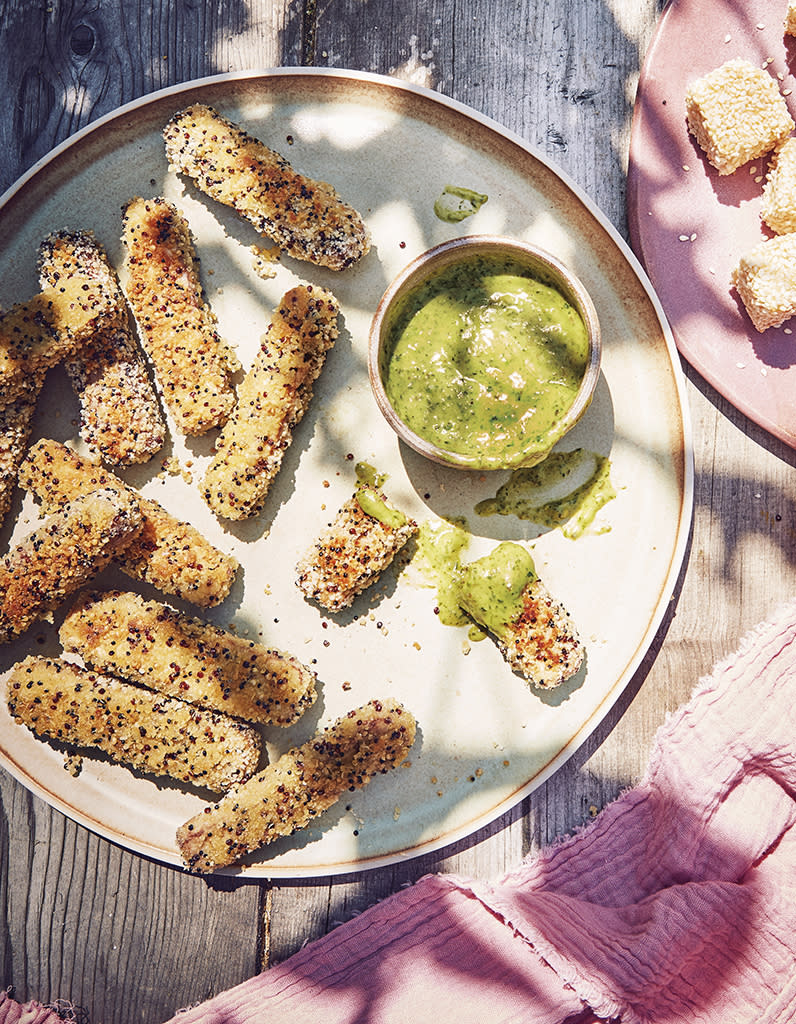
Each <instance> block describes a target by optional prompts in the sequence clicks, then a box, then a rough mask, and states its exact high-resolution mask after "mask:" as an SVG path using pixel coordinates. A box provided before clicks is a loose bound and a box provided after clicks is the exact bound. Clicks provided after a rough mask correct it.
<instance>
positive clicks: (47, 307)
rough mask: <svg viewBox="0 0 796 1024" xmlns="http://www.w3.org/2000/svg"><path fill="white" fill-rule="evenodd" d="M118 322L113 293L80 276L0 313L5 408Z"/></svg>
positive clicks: (0, 394) (0, 387) (0, 398)
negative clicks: (99, 331) (33, 381)
mask: <svg viewBox="0 0 796 1024" xmlns="http://www.w3.org/2000/svg"><path fill="white" fill-rule="evenodd" d="M118 319H119V310H118V306H117V304H116V302H115V301H114V297H113V295H111V294H110V293H109V292H108V291H107V289H106V288H104V287H102V286H101V285H98V284H97V282H96V281H94V280H92V279H91V278H87V277H77V276H75V277H72V278H70V279H69V280H67V281H62V282H60V283H59V284H58V285H57V286H55V287H47V288H43V289H42V291H41V292H40V293H39V294H38V295H34V296H33V298H31V299H28V301H27V302H19V303H17V304H16V305H14V306H11V307H10V309H7V310H4V311H2V312H0V404H2V405H5V404H6V403H8V402H10V401H12V400H13V399H14V398H18V397H19V396H20V394H22V392H23V391H25V389H26V387H27V385H28V383H29V382H30V380H31V379H32V378H33V377H39V376H42V375H43V374H44V373H45V372H46V371H47V370H49V369H50V367H52V366H55V365H56V363H59V362H61V360H62V359H64V358H65V357H66V356H68V355H70V354H71V353H73V352H75V351H76V350H77V349H78V348H79V347H80V346H81V345H83V344H84V343H85V342H86V341H88V339H89V338H91V337H92V335H93V334H94V333H95V332H96V331H98V330H102V329H103V328H105V327H109V326H111V325H113V324H116V323H118Z"/></svg>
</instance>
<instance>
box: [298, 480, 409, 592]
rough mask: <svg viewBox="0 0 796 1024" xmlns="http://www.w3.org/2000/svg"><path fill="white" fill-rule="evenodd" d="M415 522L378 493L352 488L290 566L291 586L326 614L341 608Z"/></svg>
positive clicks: (394, 550)
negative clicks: (293, 576) (293, 577)
mask: <svg viewBox="0 0 796 1024" xmlns="http://www.w3.org/2000/svg"><path fill="white" fill-rule="evenodd" d="M416 532H417V523H416V522H414V520H412V519H408V518H407V517H406V516H405V515H404V514H403V513H402V512H400V511H398V510H397V509H394V508H392V507H391V506H390V505H388V504H387V499H386V497H385V495H384V494H382V493H381V491H379V490H378V489H376V488H374V487H368V486H360V487H357V489H356V491H355V492H354V494H353V495H352V497H350V498H349V499H348V501H346V502H345V504H344V505H343V506H342V508H341V509H340V510H339V512H338V513H337V515H336V516H335V517H334V519H333V521H332V522H331V523H330V524H329V526H328V527H327V528H326V529H325V530H324V531H322V533H321V534H320V536H319V537H318V538H317V540H316V541H315V542H314V544H313V545H312V546H311V547H310V548H309V550H308V551H307V552H306V553H305V554H304V555H303V556H302V558H301V559H300V560H299V562H298V564H297V566H296V573H297V577H296V585H297V586H298V588H299V590H301V591H302V593H303V594H304V595H305V596H306V597H308V598H310V599H311V600H314V601H317V602H318V604H319V605H321V606H322V607H323V608H326V609H327V610H328V611H331V612H337V611H340V610H341V609H342V608H347V607H348V606H349V605H351V604H352V603H353V601H354V598H356V597H357V595H358V594H361V593H362V591H363V590H365V589H366V588H367V587H369V586H370V585H371V584H372V583H375V582H376V580H377V579H378V578H379V576H380V575H381V574H382V573H383V572H384V570H385V569H386V568H387V566H388V565H389V564H390V563H391V562H392V560H393V559H394V558H395V556H396V555H397V554H398V552H399V551H400V550H401V548H402V547H403V546H404V545H405V544H406V542H407V541H408V540H409V538H410V537H412V536H413V535H414V534H415V533H416Z"/></svg>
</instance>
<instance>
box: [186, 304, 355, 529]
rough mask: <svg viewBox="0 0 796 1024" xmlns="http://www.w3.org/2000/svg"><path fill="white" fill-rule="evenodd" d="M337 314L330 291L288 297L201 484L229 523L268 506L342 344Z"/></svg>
mask: <svg viewBox="0 0 796 1024" xmlns="http://www.w3.org/2000/svg"><path fill="white" fill-rule="evenodd" d="M338 310H339V307H338V304H337V300H336V299H335V298H334V296H333V295H332V294H331V293H330V292H328V291H326V290H324V289H322V288H317V287H313V286H312V285H298V286H297V287H296V288H292V289H291V290H290V291H288V292H287V293H286V294H285V295H284V296H283V297H282V301H281V302H280V304H279V306H278V308H277V310H276V312H275V313H274V316H273V320H272V321H271V323H270V324H269V326H268V330H267V331H266V333H265V335H264V337H263V340H262V343H261V345H260V348H259V350H258V352H257V355H256V356H255V357H254V363H253V364H252V367H251V369H250V370H249V372H248V373H247V374H246V376H245V378H244V379H243V381H242V382H241V384H240V386H239V388H238V404H237V406H236V407H235V409H234V411H233V413H232V415H231V416H230V418H229V420H228V421H227V423H226V424H225V425H224V427H223V428H222V430H221V433H220V435H219V437H218V440H217V441H216V451H215V455H214V457H213V460H212V462H211V463H210V465H209V467H208V469H207V472H206V474H205V478H204V482H203V485H202V493H203V494H204V498H205V500H206V501H207V503H208V505H209V506H210V507H211V508H212V509H213V511H214V512H215V513H216V514H217V515H219V516H222V517H223V518H224V519H246V518H248V517H249V516H253V515H256V514H257V513H258V512H259V511H260V510H261V509H262V507H263V505H264V504H265V499H266V496H267V494H268V489H269V487H270V486H271V482H272V481H273V479H274V477H275V476H276V474H277V472H278V471H279V467H280V466H281V464H282V458H283V456H284V454H285V451H286V450H287V449H288V447H289V446H290V443H291V441H292V440H293V428H294V427H295V426H296V424H297V423H298V422H299V420H300V419H301V418H302V417H303V415H304V413H305V412H306V411H307V407H308V405H309V403H310V400H311V398H312V393H313V384H314V383H315V380H316V379H317V377H318V375H319V374H320V372H321V369H322V368H323V364H324V360H325V359H326V353H327V352H328V351H329V349H330V348H331V347H332V345H333V344H334V342H335V339H336V338H337V314H338Z"/></svg>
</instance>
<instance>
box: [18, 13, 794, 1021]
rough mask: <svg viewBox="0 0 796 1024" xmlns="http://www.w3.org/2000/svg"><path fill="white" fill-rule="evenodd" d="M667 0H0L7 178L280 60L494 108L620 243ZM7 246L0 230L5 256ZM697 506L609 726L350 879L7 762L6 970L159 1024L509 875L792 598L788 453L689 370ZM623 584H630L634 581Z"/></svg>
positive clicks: (97, 1017) (624, 775)
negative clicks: (497, 809)
mask: <svg viewBox="0 0 796 1024" xmlns="http://www.w3.org/2000/svg"><path fill="white" fill-rule="evenodd" d="M662 7H663V3H662V0H641V2H635V0H545V2H539V3H534V2H527V0H525V2H520V0H517V2H513V0H512V2H508V0H492V2H491V3H483V2H480V0H470V2H466V3H465V2H463V0H459V2H457V3H455V4H454V3H445V2H444V0H423V2H415V3H405V2H401V0H368V2H362V0H305V2H300V0H249V2H247V3H243V2H242V0H222V2H220V3H217V4H215V3H214V4H206V3H203V2H201V0H181V2H176V0H175V2H167V0H163V2H156V3H141V2H137V3H127V2H125V3H123V2H122V0H103V2H102V3H82V2H78V3H68V2H62V0H51V2H49V3H47V4H42V3H33V2H31V0H8V2H6V3H3V4H1V5H0V54H2V58H0V93H1V94H2V96H3V99H4V102H3V104H2V109H0V190H2V189H4V188H6V187H8V186H9V185H11V183H12V182H13V181H14V180H15V179H16V178H17V176H18V175H20V174H21V173H22V172H24V171H25V170H26V168H28V167H29V166H31V165H32V164H33V163H34V162H35V161H36V160H37V159H38V158H39V157H41V156H42V155H43V154H45V153H46V152H47V151H48V150H49V149H50V148H51V147H52V146H54V145H55V144H56V143H59V142H60V141H62V140H63V139H65V138H67V137H68V136H69V135H70V134H71V133H73V132H74V131H76V130H77V129H79V128H80V127H82V126H83V125H85V124H87V123H88V122H89V121H91V120H92V119H94V118H97V117H98V116H99V115H102V114H104V113H106V112H107V111H110V110H112V109H113V108H114V107H116V106H118V105H119V104H121V103H124V102H126V101H128V100H131V99H133V98H135V97H138V96H141V95H143V94H145V93H148V92H150V91H152V90H155V89H158V88H160V87H162V86H165V85H169V84H173V83H179V82H182V81H185V80H188V79H193V78H197V77H201V76H204V75H209V74H215V73H218V72H226V71H230V70H240V69H249V68H268V67H275V66H279V65H288V66H296V65H317V66H320V67H339V68H351V69H356V70H364V71H375V72H381V73H385V74H389V75H393V76H397V77H398V78H402V79H406V80H410V81H412V82H415V83H418V84H421V85H424V86H428V87H430V88H432V89H436V90H439V91H440V92H441V93H443V94H445V95H447V96H451V97H454V98H456V99H458V100H459V101H462V102H464V103H466V104H468V105H470V106H472V107H474V108H475V109H476V110H478V111H480V112H483V113H484V114H487V115H489V116H491V117H492V118H494V119H495V120H496V121H498V122H501V123H502V124H504V125H505V126H507V127H508V128H509V129H511V130H513V131H514V132H516V133H517V134H519V135H521V136H522V137H524V138H525V139H527V140H528V141H529V142H531V143H533V144H534V145H536V146H538V147H539V148H540V149H541V151H542V152H543V153H545V154H546V155H547V156H548V157H549V158H551V159H553V160H555V161H556V162H557V164H558V165H559V166H560V167H561V168H562V169H563V170H564V171H566V172H567V173H568V174H569V176H570V177H571V178H573V179H574V180H575V181H576V182H577V183H578V184H579V185H580V186H581V187H582V188H583V189H584V190H585V191H586V192H587V193H588V194H589V195H590V196H591V197H592V198H593V199H594V201H595V202H596V203H597V205H598V206H599V207H600V208H601V209H602V210H603V211H604V212H605V214H606V215H607V217H608V218H609V219H610V220H611V221H612V222H613V224H614V225H615V226H616V227H617V229H618V230H619V231H620V232H621V233H623V234H624V235H625V236H627V227H626V220H625V175H626V165H627V156H628V145H629V132H630V124H631V115H632V107H633V99H634V93H635V88H636V83H637V78H638V74H639V69H640V67H641V63H642V61H643V58H644V55H645V52H646V50H647V47H648V44H649V42H650V39H651V37H652V34H653V31H654V29H655V26H656V22H657V19H658V17H659V15H660V13H661V9H662ZM2 258H3V255H2V240H0V259H2ZM686 375H687V377H688V380H687V392H688V400H689V403H690V409H691V415H692V420H693V430H694V445H695V465H696V482H695V513H694V522H693V531H692V538H691V543H690V546H689V550H688V552H687V556H686V562H685V566H684V569H683V571H682V574H681V580H680V586H679V587H678V591H677V593H676V594H675V598H674V600H673V601H672V603H671V610H670V613H669V614H668V615H667V616H666V618H665V621H664V623H663V625H662V627H661V628H660V630H659V633H658V636H657V638H656V640H655V642H654V644H653V646H652V649H651V650H650V651H649V654H648V655H647V657H646V658H645V660H644V662H643V664H642V666H641V667H640V669H639V670H638V672H637V673H636V676H635V678H634V679H633V681H632V683H631V684H630V685H629V686H628V688H627V691H626V693H625V694H624V696H623V697H622V699H621V700H620V701H619V703H618V704H617V705H616V706H615V707H614V709H613V710H612V711H611V713H610V714H609V715H608V717H607V719H606V720H605V721H604V722H603V723H602V725H601V726H600V727H599V728H598V729H597V731H596V732H595V733H594V734H593V735H592V736H591V738H590V739H589V740H588V741H587V742H586V743H585V744H584V745H583V747H582V748H581V749H580V750H579V751H578V752H577V753H576V755H575V756H573V757H572V758H571V760H569V761H568V763H567V764H566V765H565V766H564V767H562V768H561V769H560V770H559V771H558V772H557V773H556V774H555V775H554V776H553V777H552V778H551V779H550V780H549V781H548V782H547V783H546V784H544V785H543V786H541V788H539V789H537V790H536V791H535V792H534V793H533V794H532V795H531V796H530V797H528V798H526V799H525V800H524V801H523V802H522V803H521V804H520V805H519V806H517V807H516V808H515V809H514V810H513V811H511V812H510V813H508V814H506V815H505V816H504V817H502V818H501V819H500V820H498V821H497V822H495V823H494V825H492V826H490V827H488V828H486V829H484V830H483V831H482V832H480V833H478V834H476V835H474V836H472V837H471V838H469V839H467V840H463V841H461V842H458V843H456V844H455V845H454V846H452V847H448V848H445V849H443V850H441V851H440V852H439V853H434V854H429V855H426V856H422V857H419V858H417V859H414V860H409V861H407V862H403V863H400V864H398V865H396V866H393V867H385V868H381V869H377V870H371V871H365V872H361V873H353V874H347V875H344V876H342V877H335V878H312V879H310V880H297V881H291V880H278V881H275V882H268V881H258V882H247V883H238V882H234V881H230V880H225V879H213V880H211V881H209V882H207V881H204V880H202V879H200V878H197V877H192V876H190V875H188V874H185V873H183V872H181V871H180V870H178V869H176V868H172V867H169V866H164V865H161V864H159V863H156V862H154V861H150V860H147V859H145V858H143V857H140V856H137V855H135V854H132V853H129V852H127V851H125V850H124V849H121V848H120V847H118V846H116V845H114V844H112V843H110V842H107V841H105V840H103V839H101V838H98V837H97V836H96V835H94V834H92V833H91V832H89V831H87V830H85V829H84V828H82V827H80V826H78V825H76V824H74V823H73V822H72V821H70V820H68V819H67V818H65V817H63V816H62V815H61V814H60V813H58V812H56V811H53V810H51V809H50V807H49V806H48V805H46V804H45V803H44V802H42V801H41V800H39V799H37V798H36V797H34V796H31V795H30V793H29V792H28V791H27V790H26V789H24V788H23V787H22V786H21V785H18V784H17V783H16V782H15V781H14V780H12V779H11V778H10V777H9V776H8V775H7V774H6V773H5V772H2V771H0V898H1V899H2V914H1V916H0V983H2V985H3V986H10V987H12V989H13V992H14V993H15V994H16V996H17V997H18V998H20V999H22V1000H25V999H32V998H35V999H39V1000H41V1001H43V1002H47V1001H50V1000H55V999H56V998H59V997H61V998H64V999H68V1000H71V1001H72V1002H73V1003H74V1004H76V1005H78V1006H81V1007H83V1008H85V1011H86V1014H87V1017H88V1018H89V1019H90V1021H91V1022H93V1024H99V1022H103V1024H131V1022H133V1021H141V1022H144V1024H157V1022H159V1021H161V1020H165V1019H166V1018H168V1017H170V1016H171V1015H172V1014H173V1013H174V1012H175V1010H176V1009H177V1008H179V1007H180V1006H184V1005H187V1004H192V1003H195V1002H197V1001H199V1000H201V999H203V998H205V997H207V996H209V995H211V994H213V993H216V992H218V991H220V990H222V989H224V988H226V987H228V986H230V985H232V984H234V983H236V982H239V981H241V980H243V979H245V978H247V977H249V976H251V975H252V974H253V973H255V972H257V971H260V970H262V969H264V968H267V967H268V966H269V964H274V963H277V962H279V961H281V960H283V959H284V958H286V957H288V956H289V955H290V954H291V953H292V952H293V951H295V950H296V949H298V948H299V947H300V946H301V945H302V944H303V943H305V942H307V941H308V940H311V939H313V938H315V937H317V936H320V935H322V934H324V933H325V932H327V931H328V930H329V929H331V928H332V927H333V926H334V925H335V924H336V923H337V922H340V921H343V920H346V919H348V918H350V917H351V916H352V915H354V914H356V913H357V912H358V911H361V910H362V909H364V908H365V907H367V906H369V905H371V904H373V903H374V902H375V901H377V900H379V899H380V898H382V897H384V896H385V895H387V894H389V893H392V892H395V891H396V890H397V889H399V888H400V887H401V886H402V885H404V884H406V883H408V882H411V881H412V880H414V879H417V878H418V877H420V876H421V875H422V874H424V873H427V872H430V871H456V872H461V873H465V874H475V875H478V876H488V875H494V874H497V873H500V872H502V871H503V870H504V869H507V868H510V867H512V866H514V865H516V864H517V863H518V862H519V861H520V859H521V858H522V857H524V856H525V855H527V854H528V853H529V852H533V851H534V850H536V849H538V848H539V847H540V846H541V845H543V844H545V843H548V842H549V841H551V840H553V839H554V838H555V837H557V836H560V835H562V834H563V833H565V832H567V831H568V830H571V829H573V828H575V827H577V826H578V825H580V824H581V823H582V822H584V821H585V820H587V819H588V818H589V816H590V815H591V814H593V813H594V810H595V809H598V808H600V807H602V806H603V805H604V804H605V803H606V802H608V801H610V800H611V799H612V798H614V797H615V796H616V795H617V794H618V793H619V791H620V790H622V789H623V788H624V787H626V786H628V785H631V784H633V783H634V782H635V781H637V780H638V779H639V777H640V774H641V773H642V771H643V768H644V766H645V763H646V759H647V756H648V752H649V750H650V746H651V742H652V739H653V735H654V733H655V730H656V729H657V727H658V726H659V725H660V724H661V723H662V722H663V720H664V718H665V716H666V714H667V712H668V711H669V710H671V709H673V708H674V707H676V706H677V705H679V704H680V703H682V701H683V700H684V699H685V698H686V697H687V696H688V694H689V693H690V691H691V688H692V687H693V685H694V683H695V682H696V681H697V679H698V677H699V676H701V675H702V674H704V673H706V672H708V671H709V670H710V668H711V667H712V665H713V664H714V662H715V661H716V660H717V659H719V658H720V657H722V656H723V655H725V654H726V653H728V652H729V651H731V650H732V649H733V648H734V646H735V644H736V643H737V641H738V639H739V638H740V637H741V636H742V635H743V634H744V632H745V631H746V630H748V629H749V628H751V627H752V626H753V625H754V624H756V623H757V622H758V621H759V620H760V619H762V618H764V617H765V616H766V615H767V614H768V613H769V611H770V610H771V608H772V606H773V605H774V604H775V603H776V602H777V601H778V600H779V599H780V598H782V597H785V596H788V595H790V594H792V593H793V592H794V590H796V557H794V555H795V553H796V543H794V533H793V530H794V521H795V520H794V461H795V460H796V456H795V455H794V452H793V451H792V450H790V449H789V448H787V447H786V446H785V445H783V444H781V443H779V442H778V441H776V440H773V439H772V438H771V437H769V436H768V435H767V434H766V433H765V432H764V431H762V430H760V429H758V428H757V427H756V426H754V425H753V424H750V423H749V422H748V421H747V420H745V419H744V417H743V416H741V415H740V414H738V413H737V412H736V411H735V410H734V409H733V408H732V407H731V406H730V405H729V404H728V403H727V402H726V401H725V400H724V399H723V398H722V397H721V396H719V395H717V394H716V393H714V392H713V391H712V390H711V388H710V387H709V386H707V385H705V384H704V383H703V382H702V381H701V380H700V379H699V377H698V376H697V375H696V374H694V373H693V372H691V371H690V370H689V368H688V367H686ZM621 585H622V582H621V578H618V579H617V580H616V586H618V587H621Z"/></svg>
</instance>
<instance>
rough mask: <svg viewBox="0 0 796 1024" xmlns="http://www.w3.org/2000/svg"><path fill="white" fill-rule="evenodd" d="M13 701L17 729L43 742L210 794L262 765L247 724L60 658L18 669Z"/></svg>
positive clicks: (11, 686) (34, 660) (33, 660)
mask: <svg viewBox="0 0 796 1024" xmlns="http://www.w3.org/2000/svg"><path fill="white" fill-rule="evenodd" d="M7 701H8V710H9V712H10V714H11V716H12V717H13V718H14V719H15V721H17V722H18V723H19V724H20V725H26V726H27V727H28V728H29V729H30V730H31V731H32V732H34V733H35V734H36V735H37V736H39V737H41V738H43V739H51V740H57V741H59V742H60V743H64V744H66V745H68V746H69V747H75V748H78V750H82V749H84V748H88V749H90V750H101V751H102V752H103V753H105V754H107V755H108V756H109V757H110V758H111V759H112V760H113V761H116V762H118V763H119V764H123V765H126V766H127V767H128V768H132V769H134V770H136V771H140V772H146V773H147V774H149V775H158V776H167V777H168V778H171V779H175V780H177V781H178V782H187V783H190V784H191V785H194V786H201V787H202V788H205V789H209V790H210V791H211V792H212V793H223V792H225V791H226V790H227V789H229V788H230V787H231V786H233V785H235V784H236V783H239V782H242V781H244V780H245V779H247V778H249V777H250V776H251V774H252V772H254V771H255V770H256V768H257V764H258V762H259V759H260V739H259V736H258V735H257V733H256V732H255V730H254V728H253V727H252V726H250V725H246V723H245V722H238V721H236V720H235V719H234V718H230V717H229V716H228V715H221V714H217V713H214V712H211V711H201V710H200V709H199V708H196V707H193V706H192V705H190V704H186V703H185V702H184V701H181V700H176V699H175V698H173V697H164V696H163V695H162V694H159V693H152V692H151V691H150V690H146V689H144V688H143V687H140V686H133V685H132V684H131V683H125V682H122V680H120V679H114V678H112V677H111V676H104V675H100V674H99V673H97V672H92V671H90V670H89V669H84V668H80V667H79V666H78V665H73V664H72V663H71V662H68V661H62V660H59V659H56V658H43V657H35V656H29V657H27V658H25V660H24V661H22V662H20V663H19V664H18V665H15V666H14V668H13V669H12V670H11V674H10V677H9V680H8V689H7Z"/></svg>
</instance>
